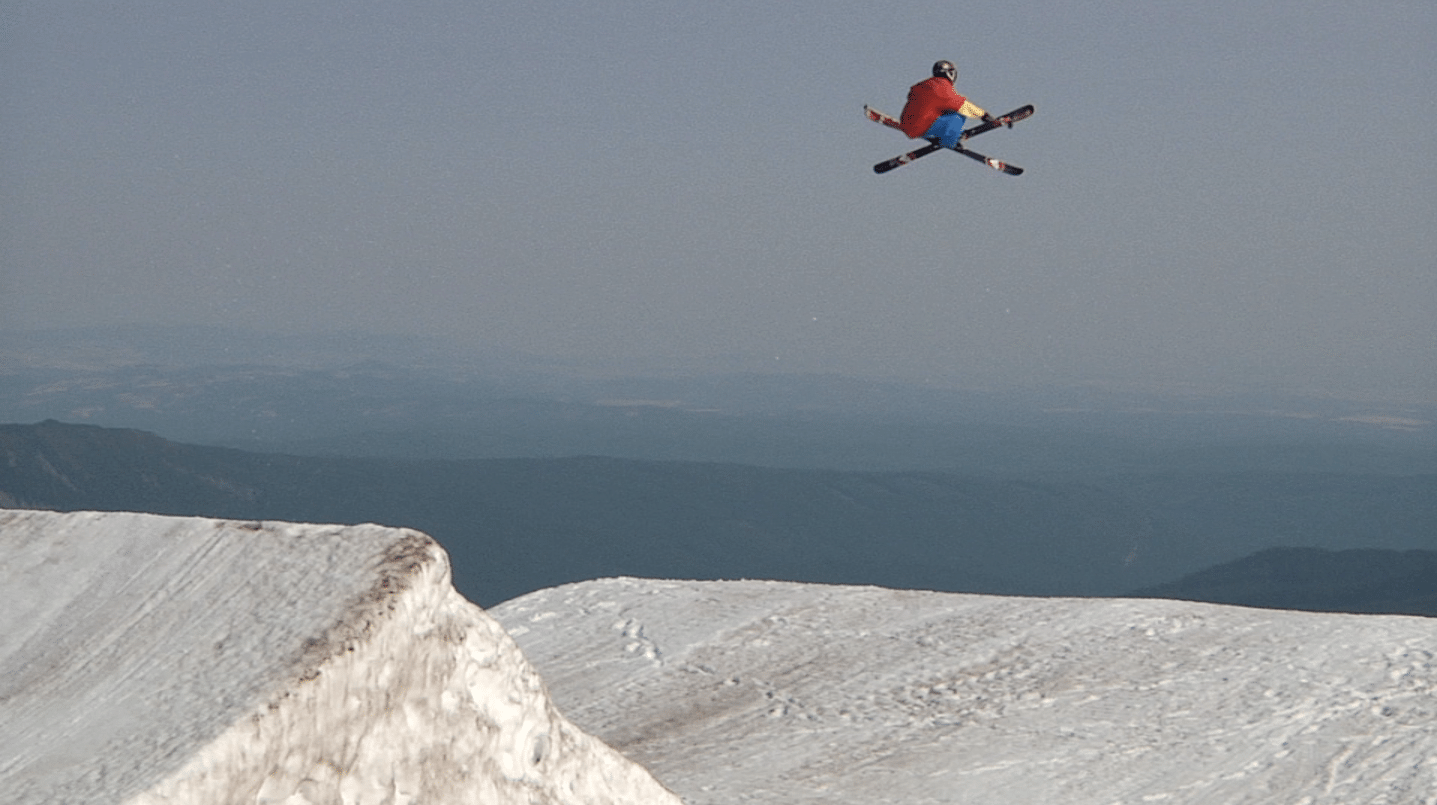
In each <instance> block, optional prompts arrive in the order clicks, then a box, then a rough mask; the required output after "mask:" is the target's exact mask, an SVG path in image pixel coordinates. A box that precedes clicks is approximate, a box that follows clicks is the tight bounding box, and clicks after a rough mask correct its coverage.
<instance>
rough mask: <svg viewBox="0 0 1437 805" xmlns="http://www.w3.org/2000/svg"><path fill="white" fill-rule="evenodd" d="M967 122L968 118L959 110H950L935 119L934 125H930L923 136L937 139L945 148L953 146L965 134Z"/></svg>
mask: <svg viewBox="0 0 1437 805" xmlns="http://www.w3.org/2000/svg"><path fill="white" fill-rule="evenodd" d="M967 123H968V118H966V117H964V116H962V115H960V114H958V113H957V112H949V113H948V114H946V115H943V116H941V117H939V118H938V119H937V120H935V121H933V125H931V126H929V127H928V131H927V132H925V133H924V134H923V137H924V138H925V139H929V140H937V141H938V144H939V145H942V146H943V147H944V148H952V147H953V146H955V145H957V144H958V140H959V138H961V137H962V136H963V126H964V125H966V124H967Z"/></svg>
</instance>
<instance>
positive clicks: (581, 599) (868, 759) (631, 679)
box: [491, 579, 1437, 805]
mask: <svg viewBox="0 0 1437 805" xmlns="http://www.w3.org/2000/svg"><path fill="white" fill-rule="evenodd" d="M491 613H492V614H493V615H494V616H495V617H496V618H498V619H499V620H500V622H501V623H504V624H505V626H506V627H507V628H508V629H509V631H510V633H511V634H513V635H514V636H515V638H516V640H518V642H519V644H520V645H521V647H522V648H523V649H524V651H525V654H526V655H527V656H528V657H529V658H530V660H531V661H532V662H533V663H534V664H535V665H536V666H537V667H538V668H539V669H540V672H541V673H542V674H543V675H544V677H545V678H546V680H548V682H549V685H550V690H551V693H552V695H553V696H554V697H555V700H556V701H557V702H558V704H559V705H560V707H562V708H563V709H564V710H565V712H566V713H568V714H569V715H570V717H571V718H573V719H574V720H575V721H576V723H579V724H581V725H582V726H583V727H584V728H585V729H588V730H590V731H591V732H593V733H594V734H596V735H598V736H600V737H601V738H603V739H605V740H606V741H608V742H609V743H610V744H611V745H613V746H615V747H616V748H618V749H619V750H620V751H623V752H624V753H625V754H626V755H628V756H629V757H631V758H633V759H635V760H637V761H638V762H640V763H642V764H644V765H645V766H646V767H647V768H649V769H650V770H652V771H653V772H654V773H655V774H657V775H659V776H660V777H661V778H662V779H664V780H665V782H666V783H667V784H668V785H669V786H671V787H672V788H673V789H674V790H675V791H677V792H678V793H679V794H680V795H682V796H683V797H684V799H685V802H688V803H690V805H700V804H702V803H723V802H753V803H792V802H820V801H823V802H839V803H864V804H865V805H869V804H870V803H1052V802H1064V803H1079V804H1080V805H1081V804H1082V803H1092V804H1093V805H1114V804H1115V803H1133V804H1134V805H1136V804H1137V803H1151V802H1174V803H1199V802H1201V803H1271V802H1283V803H1306V804H1307V805H1317V803H1334V804H1335V803H1357V802H1361V803H1379V802H1382V803H1425V802H1437V761H1434V760H1433V758H1437V730H1434V728H1433V726H1432V725H1433V724H1434V723H1437V697H1434V694H1437V663H1434V661H1433V653H1432V652H1433V651H1434V650H1437V649H1434V646H1437V621H1433V620H1431V619H1424V618H1408V617H1395V616H1357V615H1325V614H1314V613H1300V612H1278V611H1267V610H1255V609H1242V608H1236V607H1222V606H1214V605H1208V604H1195V603H1187V602H1178V601H1156V600H1114V599H1044V598H1002V597H994V596H977V595H956V594H942V593H926V592H915V591H897V590H883V589H877V588H859V587H830V586H822V585H805V584H785V583H775V582H668V581H646V580H636V579H612V580H603V581H595V582H586V583H582V584H576V585H568V586H565V587H560V588H555V589H552V590H542V591H539V592H536V593H532V594H530V595H527V596H523V597H521V598H518V599H515V600H514V601H510V602H507V603H505V604H503V605H501V606H499V607H496V608H493V609H492V610H491ZM635 634H642V635H643V636H644V639H645V640H647V641H648V643H647V644H645V645H643V646H642V647H641V648H640V647H636V646H635V643H634V640H633V639H632V637H631V635H635Z"/></svg>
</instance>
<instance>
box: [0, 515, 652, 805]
mask: <svg viewBox="0 0 1437 805" xmlns="http://www.w3.org/2000/svg"><path fill="white" fill-rule="evenodd" d="M0 801H3V802H6V803H17V804H19V803H41V802H44V803H51V802H63V803H67V805H82V804H83V803H116V802H129V803H133V804H134V805H159V804H160V803H204V804H205V805H212V804H215V803H255V804H258V803H276V805H277V804H278V803H284V804H285V805H320V803H325V805H338V804H339V803H344V804H345V805H407V804H409V803H413V804H414V805H418V803H425V805H428V804H430V803H485V805H507V804H508V803H513V804H514V805H518V804H519V803H523V805H534V804H535V803H594V804H595V805H598V804H600V803H655V804H656V805H660V804H662V803H671V804H672V805H677V803H678V800H677V798H675V797H674V796H673V795H672V794H670V793H669V792H667V791H666V790H665V789H663V787H662V786H660V785H659V784H658V783H657V782H656V781H655V780H654V778H653V777H652V776H650V775H649V774H648V773H647V772H645V771H644V770H643V769H642V768H640V767H638V766H637V765H635V764H633V763H631V762H629V761H627V760H625V759H624V758H623V757H621V756H620V755H618V754H617V753H615V752H614V751H613V750H611V749H609V748H608V747H607V746H605V745H603V744H602V743H600V742H599V741H597V740H595V739H594V738H592V737H590V736H589V735H587V734H585V733H583V732H581V731H580V730H578V729H577V728H575V727H574V726H573V725H572V724H570V723H569V722H568V721H567V720H565V719H564V718H563V717H562V716H561V715H560V714H559V713H558V711H556V710H555V709H554V706H553V705H552V704H551V703H550V701H549V699H548V697H547V696H546V695H545V692H544V688H543V685H542V683H541V681H540V679H539V677H538V675H537V674H535V673H534V671H533V669H532V668H531V667H530V666H529V665H528V664H527V663H526V662H525V661H524V658H523V657H522V656H521V655H520V653H519V650H518V649H517V647H516V646H515V645H514V643H513V641H512V640H510V639H509V638H508V636H507V635H505V634H504V632H503V630H502V629H501V628H500V627H499V625H498V624H497V623H496V622H495V621H494V620H493V619H491V618H490V617H489V616H487V615H485V614H484V613H483V612H482V611H481V610H480V609H479V608H478V607H476V606H474V605H473V604H470V603H469V602H467V601H465V600H464V599H463V598H462V597H460V596H459V594H458V593H456V592H455V591H454V589H453V587H452V586H451V585H450V581H449V565H448V560H447V558H446V557H445V555H444V553H443V551H442V550H440V549H439V547H438V546H437V545H436V544H435V543H434V542H433V541H432V540H430V539H429V538H428V537H426V536H424V535H423V534H420V533H418V532H414V531H408V530H402V529H392V528H382V527H379V526H358V527H350V528H345V527H338V526H309V525H290V524H283V523H239V522H226V521H215V520H203V519H198V518H172V517H156V516H150V515H136V514H116V513H109V514H95V513H79V514H54V513H50V512H26V511H0Z"/></svg>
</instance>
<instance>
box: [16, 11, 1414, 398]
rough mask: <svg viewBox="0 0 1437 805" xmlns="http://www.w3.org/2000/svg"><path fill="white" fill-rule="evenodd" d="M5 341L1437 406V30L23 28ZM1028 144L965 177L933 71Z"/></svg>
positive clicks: (1311, 19)
mask: <svg viewBox="0 0 1437 805" xmlns="http://www.w3.org/2000/svg"><path fill="white" fill-rule="evenodd" d="M0 19H3V24H0V91H3V94H0V138H3V140H0V143H3V161H0V227H3V229H0V261H3V262H0V329H10V328H36V327H48V326H70V325H79V324H87V323H89V324H110V323H122V322H175V323H211V324H229V325H251V326H255V327H260V328H265V329H270V330H282V331H307V330H334V329H345V328H360V329H368V330H381V331H388V332H404V333H425V334H436V335H443V336H448V337H452V338H453V339H455V341H456V343H458V344H462V345H467V346H472V347H473V348H475V349H476V350H524V351H528V352H534V353H540V354H545V355H561V356H567V357H571V358H579V359H583V360H593V361H600V360H602V361H612V360H615V359H625V360H630V361H633V362H634V363H635V364H648V365H667V366H677V367H692V368H696V369H697V368H713V367H720V368H745V369H762V368H770V369H776V370H791V371H806V372H807V371H822V372H830V371H831V372H843V373H851V374H864V375H880V374H897V375H901V376H905V377H913V378H932V379H934V380H941V381H944V382H957V383H993V382H1007V383H1021V384H1029V383H1046V382H1065V383H1066V382H1074V381H1091V382H1105V383H1106V382H1116V383H1124V384H1133V383H1142V384H1151V383H1163V384H1172V383H1192V384H1195V385H1197V386H1200V387H1213V386H1232V385H1248V384H1254V383H1255V384H1258V385H1259V386H1260V385H1262V384H1265V383H1268V382H1271V383H1275V384H1278V385H1281V386H1283V387H1286V388H1302V389H1307V390H1317V391H1329V392H1334V393H1341V394H1351V393H1357V392H1363V393H1372V394H1376V395H1379V396H1383V397H1389V398H1391V397H1420V398H1423V399H1427V400H1431V399H1433V398H1434V397H1437V277H1434V274H1437V271H1434V269H1437V234H1434V233H1437V190H1434V188H1437V159H1434V157H1433V154H1434V152H1437V136H1434V134H1433V131H1434V128H1437V126H1434V123H1433V120H1432V109H1433V106H1434V103H1437V69H1434V58H1433V53H1434V52H1437V4H1434V3H1433V2H1431V0H1413V2H1399V1H1396V0H1374V2H1370V3H1351V2H1325V0H1301V1H1300V2H1288V1H1287V0H1265V2H1262V3H1254V2H1249V1H1248V0H1243V1H1242V2H1239V1H1238V0H1209V1H1208V2H1200V3H1199V2H1162V1H1161V0H1158V1H1156V2H1155V1H1154V0H1142V1H1139V0H1132V1H1127V0H1123V1H1103V0H1099V1H1097V2H1089V3H1071V2H1058V0H1034V1H1029V2H1022V1H1021V0H1019V1H1018V2H1015V1H1014V0H1001V2H999V1H998V0H980V1H979V2H971V3H963V4H953V3H934V2H931V1H930V2H909V1H908V0H896V1H895V0H885V2H881V3H880V2H874V3H865V2H853V1H852V0H837V1H836V2H835V1H834V0H828V1H827V2H810V0H788V1H787V2H783V3H774V2H752V1H751V0H731V1H730V2H727V3H674V2H612V3H590V2H572V1H570V0H565V1H563V2H540V1H539V0H523V2H518V1H514V0H482V2H481V0H452V1H451V2H444V1H442V0H405V2H397V1H392V2H338V1H335V0H329V1H327V2H310V1H309V0H283V1H282V2H233V0H228V1H227V2H215V0H175V1H174V2H150V1H149V0H134V1H133V2H127V3H98V2H69V1H68V0H35V1H34V2H31V1H29V0H0ZM941 58H946V59H951V60H953V61H955V62H956V63H957V64H958V66H959V89H960V91H963V92H965V93H966V94H967V95H969V96H970V97H971V98H972V99H973V100H974V101H975V102H976V103H978V104H980V105H982V106H985V107H986V108H988V109H989V110H990V111H994V112H1001V111H1006V110H1007V109H1011V108H1013V107H1016V106H1020V105H1022V104H1025V103H1033V104H1035V105H1036V106H1037V109H1038V112H1037V114H1036V115H1035V116H1034V117H1033V118H1031V119H1030V120H1028V121H1026V122H1024V123H1022V124H1019V125H1018V126H1017V127H1016V128H1015V129H1013V130H1012V131H998V132H993V133H991V134H986V135H984V136H983V137H981V138H979V139H977V140H974V141H973V143H972V144H973V146H974V147H975V148H977V149H978V150H980V151H983V152H986V153H991V154H992V155H994V156H998V157H1000V158H1003V159H1006V160H1008V161H1010V162H1013V163H1015V164H1018V165H1021V166H1023V167H1025V168H1026V169H1027V173H1026V174H1024V175H1023V176H1020V177H1010V176H1005V175H1002V174H1000V173H998V172H996V171H992V170H989V169H987V168H984V167H983V166H981V165H978V164H977V163H974V162H971V161H969V160H965V159H962V158H960V157H957V156H956V155H953V154H945V153H939V154H934V155H932V156H930V157H928V158H926V159H924V160H922V161H921V162H918V163H916V164H914V165H910V166H907V167H904V168H901V169H899V170H898V171H896V172H894V173H891V174H888V175H884V176H876V175H874V174H873V173H872V172H871V169H870V168H871V166H872V164H873V163H874V162H877V161H880V160H882V159H886V158H888V157H890V156H893V155H895V154H898V153H901V152H903V151H906V150H909V148H910V147H911V145H912V141H909V140H906V139H905V138H904V137H903V136H902V135H900V134H899V133H898V132H895V131H892V130H889V129H885V128H882V127H879V126H877V125H875V124H873V123H870V122H868V121H867V120H865V119H864V118H863V116H862V107H863V105H864V104H865V103H871V104H873V105H875V106H877V107H878V108H880V109H884V110H886V111H888V112H890V113H894V114H896V113H897V112H898V111H899V110H900V108H901V107H902V105H903V100H904V97H905V94H906V91H907V87H908V85H909V84H911V83H913V82H915V81H918V80H920V79H922V78H924V77H926V76H927V75H928V68H929V66H930V65H931V63H932V62H933V61H934V60H936V59H941Z"/></svg>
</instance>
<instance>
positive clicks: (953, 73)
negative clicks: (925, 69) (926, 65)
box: [933, 61, 958, 84]
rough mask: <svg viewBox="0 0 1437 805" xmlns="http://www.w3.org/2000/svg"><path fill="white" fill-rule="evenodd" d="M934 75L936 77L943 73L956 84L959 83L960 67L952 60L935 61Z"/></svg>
mask: <svg viewBox="0 0 1437 805" xmlns="http://www.w3.org/2000/svg"><path fill="white" fill-rule="evenodd" d="M933 75H934V77H935V78H936V77H937V76H940V75H941V76H943V77H944V78H946V79H948V80H949V81H950V82H952V83H954V84H957V83H958V68H957V67H954V66H953V62H951V61H940V62H934V63H933Z"/></svg>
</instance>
